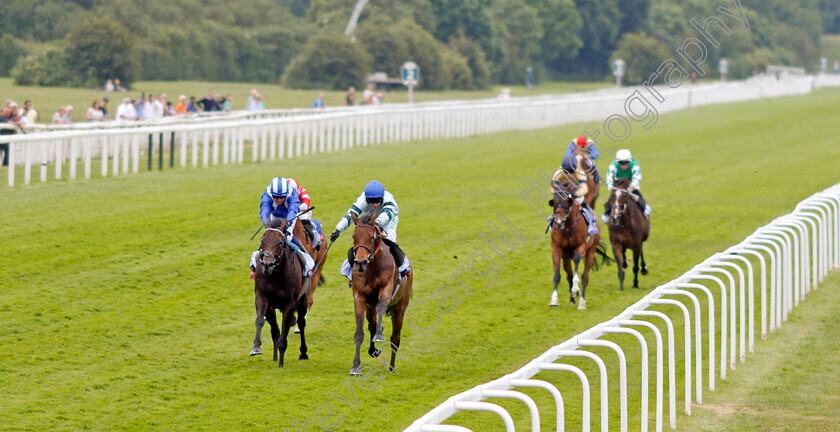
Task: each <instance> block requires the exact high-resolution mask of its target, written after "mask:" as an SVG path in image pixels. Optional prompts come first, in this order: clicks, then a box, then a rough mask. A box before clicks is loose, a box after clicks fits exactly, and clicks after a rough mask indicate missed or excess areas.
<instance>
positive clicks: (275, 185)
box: [267, 177, 292, 198]
mask: <svg viewBox="0 0 840 432" xmlns="http://www.w3.org/2000/svg"><path fill="white" fill-rule="evenodd" d="M267 192H268V194H269V195H271V196H272V197H275V198H278V197H283V198H286V197H288V196H289V194H290V193H291V192H292V188H291V187H289V181H288V180H286V179H285V178H283V177H275V178H274V180H272V181H271V184H270V185H268V190H267Z"/></svg>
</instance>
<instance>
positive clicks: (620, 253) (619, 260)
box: [612, 242, 624, 291]
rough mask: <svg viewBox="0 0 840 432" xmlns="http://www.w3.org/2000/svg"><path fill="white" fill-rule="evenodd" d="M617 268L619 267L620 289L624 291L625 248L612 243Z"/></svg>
mask: <svg viewBox="0 0 840 432" xmlns="http://www.w3.org/2000/svg"><path fill="white" fill-rule="evenodd" d="M612 248H613V256H614V257H615V266H616V267H618V289H619V291H624V248H623V247H621V245H620V244H619V243H618V242H613V243H612Z"/></svg>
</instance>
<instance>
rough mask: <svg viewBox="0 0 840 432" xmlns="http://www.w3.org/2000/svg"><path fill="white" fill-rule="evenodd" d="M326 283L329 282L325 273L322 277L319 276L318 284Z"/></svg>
mask: <svg viewBox="0 0 840 432" xmlns="http://www.w3.org/2000/svg"><path fill="white" fill-rule="evenodd" d="M326 283H327V278H325V277H324V275H321V277H320V278H318V286H321V285H324V284H326Z"/></svg>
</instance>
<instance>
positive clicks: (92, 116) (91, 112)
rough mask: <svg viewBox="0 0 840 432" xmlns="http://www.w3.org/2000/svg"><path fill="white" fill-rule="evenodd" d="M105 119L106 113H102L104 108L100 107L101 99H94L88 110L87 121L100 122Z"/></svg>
mask: <svg viewBox="0 0 840 432" xmlns="http://www.w3.org/2000/svg"><path fill="white" fill-rule="evenodd" d="M104 119H105V114H103V113H102V109H100V108H99V101H98V100H95V101H93V104H91V106H90V108H88V110H87V121H89V122H100V121H102V120H104Z"/></svg>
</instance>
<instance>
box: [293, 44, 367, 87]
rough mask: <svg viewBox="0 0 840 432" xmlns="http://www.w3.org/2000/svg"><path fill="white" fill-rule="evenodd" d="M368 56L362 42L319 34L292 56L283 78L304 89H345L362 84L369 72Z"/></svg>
mask: <svg viewBox="0 0 840 432" xmlns="http://www.w3.org/2000/svg"><path fill="white" fill-rule="evenodd" d="M371 62H372V59H371V56H370V54H369V53H368V52H367V51H366V50H365V47H364V45H363V44H361V43H359V42H356V43H353V42H351V41H350V38H348V37H346V36H344V35H339V34H331V33H322V34H319V35H317V36H315V37H313V38H312V39H310V40H309V42H308V43H307V44H306V46H305V47H304V48H303V51H302V52H301V53H300V54H299V55H298V56H297V57H295V58H294V60H292V63H291V64H290V65H289V68H288V69H287V70H286V73H285V75H284V78H283V82H284V83H285V85H286V86H288V87H291V88H305V89H330V90H339V89H346V88H347V87H350V86H357V87H358V86H361V85H362V84H363V83H364V80H365V76H366V75H367V73H368V72H370V68H371Z"/></svg>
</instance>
